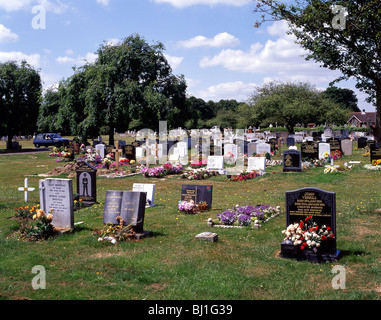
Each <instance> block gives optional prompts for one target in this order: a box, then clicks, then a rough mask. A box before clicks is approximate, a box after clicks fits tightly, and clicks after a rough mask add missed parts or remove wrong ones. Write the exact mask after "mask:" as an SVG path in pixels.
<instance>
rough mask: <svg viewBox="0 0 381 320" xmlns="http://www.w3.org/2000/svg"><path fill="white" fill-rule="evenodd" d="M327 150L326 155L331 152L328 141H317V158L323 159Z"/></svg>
mask: <svg viewBox="0 0 381 320" xmlns="http://www.w3.org/2000/svg"><path fill="white" fill-rule="evenodd" d="M326 152H328V155H330V154H331V146H330V144H329V143H325V142H321V143H319V159H324V158H325V157H324V154H325V153H326Z"/></svg>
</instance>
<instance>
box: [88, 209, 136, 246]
mask: <svg viewBox="0 0 381 320" xmlns="http://www.w3.org/2000/svg"><path fill="white" fill-rule="evenodd" d="M116 220H117V221H118V224H115V225H114V224H112V223H106V224H105V225H104V227H103V229H102V230H97V229H94V235H97V236H98V241H99V242H102V241H110V242H111V243H112V244H116V243H117V242H118V241H126V240H128V239H135V235H136V233H135V231H134V229H133V227H132V226H131V225H127V226H125V225H124V222H125V221H124V220H123V219H122V217H120V216H118V217H116Z"/></svg>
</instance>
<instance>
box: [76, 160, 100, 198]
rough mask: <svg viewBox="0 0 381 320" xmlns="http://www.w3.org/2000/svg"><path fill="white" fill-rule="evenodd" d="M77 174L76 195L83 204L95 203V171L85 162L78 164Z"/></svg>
mask: <svg viewBox="0 0 381 320" xmlns="http://www.w3.org/2000/svg"><path fill="white" fill-rule="evenodd" d="M75 172H76V173H77V194H78V196H79V199H82V200H83V201H85V202H90V203H95V202H97V169H96V168H95V167H93V166H92V165H90V164H89V163H87V162H85V161H81V162H79V164H78V165H77V168H76V170H75Z"/></svg>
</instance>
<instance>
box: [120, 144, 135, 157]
mask: <svg viewBox="0 0 381 320" xmlns="http://www.w3.org/2000/svg"><path fill="white" fill-rule="evenodd" d="M123 155H124V157H125V158H126V159H128V160H129V161H131V160H134V161H136V147H135V146H134V145H132V144H128V145H125V146H124V147H123Z"/></svg>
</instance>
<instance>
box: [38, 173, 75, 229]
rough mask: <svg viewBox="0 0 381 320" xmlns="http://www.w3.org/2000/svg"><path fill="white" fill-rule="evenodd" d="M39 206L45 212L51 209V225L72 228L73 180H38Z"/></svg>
mask: <svg viewBox="0 0 381 320" xmlns="http://www.w3.org/2000/svg"><path fill="white" fill-rule="evenodd" d="M40 186H41V189H40V208H43V210H44V211H45V212H49V211H50V210H51V209H53V221H52V225H53V226H54V227H56V228H67V229H72V228H73V227H74V214H73V181H72V180H71V179H45V180H42V181H41V180H40Z"/></svg>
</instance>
